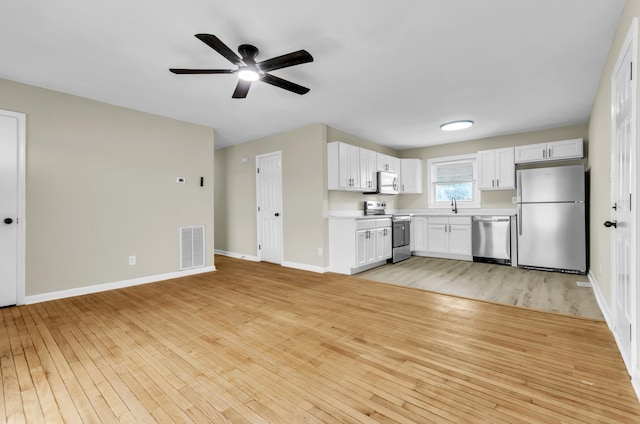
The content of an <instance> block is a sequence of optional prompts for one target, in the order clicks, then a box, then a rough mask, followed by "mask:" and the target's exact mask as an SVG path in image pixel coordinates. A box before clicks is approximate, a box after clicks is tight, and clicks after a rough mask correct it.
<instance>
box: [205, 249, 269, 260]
mask: <svg viewBox="0 0 640 424" xmlns="http://www.w3.org/2000/svg"><path fill="white" fill-rule="evenodd" d="M215 254H216V255H222V256H228V257H230V258H236V259H244V260H247V261H253V262H258V257H257V256H252V255H244V254H242V253H236V252H227V251H226V250H218V249H216V250H215Z"/></svg>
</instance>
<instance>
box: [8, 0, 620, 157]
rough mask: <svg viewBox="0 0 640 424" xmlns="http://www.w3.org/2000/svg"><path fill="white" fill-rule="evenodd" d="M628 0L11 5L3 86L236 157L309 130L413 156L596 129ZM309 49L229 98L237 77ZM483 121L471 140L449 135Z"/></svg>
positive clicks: (61, 0)
mask: <svg viewBox="0 0 640 424" xmlns="http://www.w3.org/2000/svg"><path fill="white" fill-rule="evenodd" d="M623 6H624V0H394V1H388V0H323V1H313V2H312V1H304V0H272V1H265V0H226V1H221V0H183V1H175V0H109V1H106V0H103V1H87V0H56V1H44V0H20V1H9V2H3V7H2V13H1V14H0V51H1V52H2V53H1V56H0V57H1V60H0V78H5V79H9V80H14V81H18V82H23V83H26V84H31V85H35V86H40V87H45V88H49V89H53V90H58V91H62V92H66V93H71V94H75V95H78V96H83V97H87V98H91V99H96V100H99V101H103V102H107V103H111V104H115V105H121V106H125V107H128V108H133V109H137V110H141V111H146V112H150V113H154V114H158V115H163V116H168V117H173V118H177V119H180V120H184V121H189V122H193V123H197V124H202V125H206V126H210V127H214V128H215V129H216V147H217V148H220V147H226V146H229V145H232V144H238V143H241V142H245V141H248V140H251V139H255V138H258V137H262V136H266V135H271V134H275V133H279V132H283V131H287V130H290V129H293V128H297V127H302V126H306V125H309V124H313V123H318V122H322V123H326V124H328V125H329V126H331V127H334V128H337V129H340V130H342V131H346V132H348V133H351V134H353V135H357V136H360V137H363V138H367V139H370V140H372V141H376V142H378V143H380V144H383V145H386V146H389V147H392V148H395V149H405V148H412V147H418V146H426V145H433V144H442V143H449V142H454V141H462V140H468V139H475V138H482V137H489V136H494V135H500V134H509V133H517V132H523V131H528V130H536V129H542V128H552V127H558V126H563V125H571V124H577V123H583V122H586V121H587V120H588V118H589V113H590V111H591V105H592V102H593V99H594V95H595V91H596V88H597V85H598V81H599V78H600V75H601V72H602V68H603V65H604V61H605V58H606V55H607V52H608V50H609V47H610V45H611V41H612V39H613V34H614V32H615V28H616V25H617V23H618V20H619V18H620V15H621V12H622V8H623ZM196 33H210V34H214V35H216V36H218V37H219V38H220V39H221V40H222V41H224V42H225V43H226V44H227V45H228V46H229V47H231V48H232V49H234V50H235V49H236V48H237V46H238V45H239V44H243V43H250V44H254V45H255V46H257V47H258V48H259V49H260V54H259V56H258V57H257V60H258V61H261V60H265V59H269V58H271V57H274V56H278V55H281V54H285V53H289V52H291V51H295V50H299V49H306V50H308V51H309V52H310V53H311V54H312V55H313V57H314V59H315V61H314V62H312V63H307V64H303V65H299V66H295V67H291V68H286V69H280V70H276V71H273V74H274V75H276V76H279V77H281V78H285V79H288V80H291V81H293V82H296V83H298V84H301V85H303V86H306V87H309V88H310V89H311V91H310V92H309V93H308V94H306V95H304V96H299V95H297V94H293V93H290V92H288V91H285V90H282V89H279V88H276V87H273V86H271V85H268V84H264V83H261V82H255V83H253V86H252V87H251V90H250V91H249V95H248V97H247V98H246V99H232V98H231V94H232V93H233V90H234V88H235V85H236V81H237V79H236V76H235V75H174V74H172V73H170V72H169V71H168V68H170V67H177V68H181V67H184V68H233V66H231V64H230V63H229V62H227V61H226V60H225V59H224V58H223V57H222V56H220V55H219V54H218V53H216V52H215V51H214V50H212V49H211V48H209V47H208V46H207V45H205V44H204V43H202V42H201V41H199V40H198V39H197V38H195V37H194V34H196ZM455 119H472V120H474V121H475V122H476V124H475V125H474V126H473V127H472V128H471V129H469V130H465V131H462V132H457V133H444V132H442V131H440V129H439V126H440V124H441V123H443V122H447V121H451V120H455Z"/></svg>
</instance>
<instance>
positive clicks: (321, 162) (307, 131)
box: [215, 124, 328, 268]
mask: <svg viewBox="0 0 640 424" xmlns="http://www.w3.org/2000/svg"><path fill="white" fill-rule="evenodd" d="M326 142H327V127H326V125H323V124H315V125H311V126H308V127H304V128H300V129H296V130H293V131H289V132H286V133H283V134H277V135H273V136H269V137H264V138H260V139H257V140H253V141H250V142H247V143H243V144H239V145H236V146H231V147H227V148H225V149H221V150H218V151H216V158H215V163H216V169H217V172H216V189H215V202H216V240H215V243H216V249H217V250H220V251H225V252H230V253H234V254H240V255H247V256H257V255H258V253H257V241H256V240H257V229H256V227H257V222H256V207H257V205H256V175H255V172H256V156H257V155H262V154H266V153H271V152H276V151H280V152H281V153H282V192H283V197H282V202H283V211H282V222H283V260H284V261H285V264H286V263H287V262H289V263H293V264H304V265H308V266H311V267H322V268H324V267H326V266H327V265H328V262H327V261H328V259H326V258H328V255H327V254H326V252H327V249H328V240H327V237H326V234H327V222H326V219H325V216H326V213H327V205H328V200H327V181H326V155H327V153H326ZM242 158H246V159H247V162H246V163H242V162H241V159H242ZM320 248H321V249H322V254H319V250H318V249H320Z"/></svg>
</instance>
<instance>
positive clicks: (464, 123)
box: [440, 119, 473, 131]
mask: <svg viewBox="0 0 640 424" xmlns="http://www.w3.org/2000/svg"><path fill="white" fill-rule="evenodd" d="M472 125H473V121H470V120H468V119H463V120H460V121H451V122H447V123H444V124H442V125H440V129H441V130H442V131H458V130H464V129H466V128H469V127H470V126H472Z"/></svg>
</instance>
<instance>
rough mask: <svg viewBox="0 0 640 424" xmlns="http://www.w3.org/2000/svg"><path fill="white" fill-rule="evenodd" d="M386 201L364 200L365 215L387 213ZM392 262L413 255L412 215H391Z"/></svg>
mask: <svg viewBox="0 0 640 424" xmlns="http://www.w3.org/2000/svg"><path fill="white" fill-rule="evenodd" d="M386 206H387V204H386V203H384V202H379V201H373V200H368V201H365V202H364V215H365V216H370V215H385V214H386V213H385V210H384V208H385V207H386ZM391 225H392V232H391V239H392V240H393V242H392V243H393V244H392V256H391V259H390V261H391V262H392V263H396V262H400V261H403V260H405V259H409V258H410V257H411V245H410V243H411V215H404V214H403V215H400V214H398V215H392V216H391Z"/></svg>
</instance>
